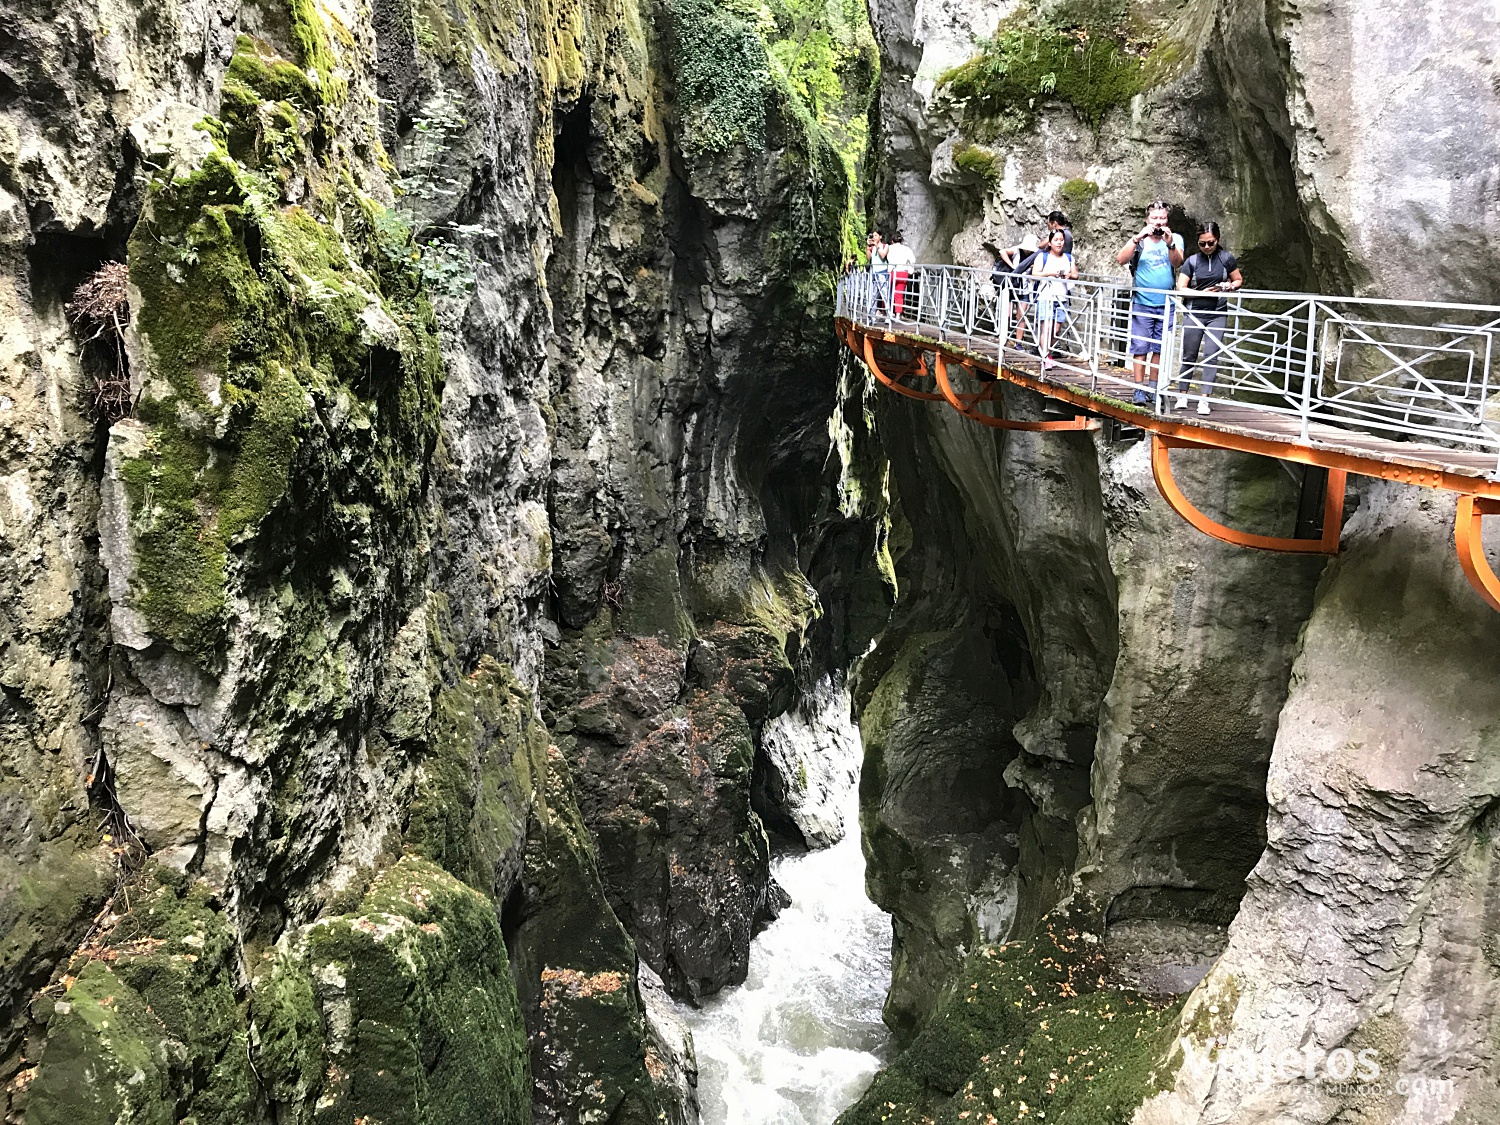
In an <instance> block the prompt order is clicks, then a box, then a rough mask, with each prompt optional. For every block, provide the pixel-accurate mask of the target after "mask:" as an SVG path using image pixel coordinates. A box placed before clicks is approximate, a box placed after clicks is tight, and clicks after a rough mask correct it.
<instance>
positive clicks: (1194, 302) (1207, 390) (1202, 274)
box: [1173, 222, 1245, 414]
mask: <svg viewBox="0 0 1500 1125" xmlns="http://www.w3.org/2000/svg"><path fill="white" fill-rule="evenodd" d="M1244 284H1245V279H1244V277H1242V276H1241V275H1240V263H1239V262H1238V260H1236V258H1235V256H1234V255H1233V254H1231V253H1230V252H1229V251H1228V250H1226V249H1224V247H1223V245H1222V243H1221V242H1220V241H1219V224H1218V223H1215V222H1207V223H1204V224H1203V225H1202V226H1200V227H1199V228H1198V252H1197V253H1196V254H1194V255H1193V256H1192V257H1191V258H1189V259H1188V260H1187V261H1185V262H1183V263H1182V267H1181V268H1180V269H1179V270H1178V271H1177V288H1178V289H1182V290H1186V289H1194V290H1199V291H1205V292H1211V293H1233V292H1234V291H1235V290H1237V289H1239V288H1240V287H1241V286H1243V285H1244ZM1183 304H1184V305H1185V306H1186V307H1185V309H1184V317H1185V319H1184V321H1183V327H1182V366H1181V367H1179V368H1178V372H1177V402H1176V405H1175V406H1174V407H1173V409H1176V410H1186V409H1187V404H1188V394H1187V392H1188V387H1189V386H1190V385H1191V384H1192V383H1193V382H1194V381H1195V379H1194V378H1193V374H1191V373H1192V372H1193V369H1195V368H1196V369H1199V370H1198V371H1197V372H1196V375H1197V378H1196V382H1197V383H1198V389H1199V390H1200V391H1201V395H1200V396H1199V398H1198V413H1199V414H1207V413H1208V396H1209V395H1211V394H1213V393H1214V379H1215V378H1216V377H1217V376H1218V373H1219V365H1218V363H1216V362H1215V361H1216V360H1217V359H1218V356H1219V348H1220V346H1221V344H1222V343H1223V340H1224V321H1225V318H1226V317H1227V315H1228V313H1229V302H1228V301H1227V300H1225V299H1224V298H1223V297H1184V298H1183ZM1205 340H1206V344H1205ZM1200 350H1201V351H1202V353H1203V358H1202V362H1201V363H1200V362H1199V358H1198V354H1199V352H1200Z"/></svg>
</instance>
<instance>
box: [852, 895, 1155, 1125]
mask: <svg viewBox="0 0 1500 1125" xmlns="http://www.w3.org/2000/svg"><path fill="white" fill-rule="evenodd" d="M1105 969H1106V966H1105V960H1104V956H1103V953H1102V950H1101V942H1100V940H1099V938H1098V937H1097V936H1096V933H1095V932H1093V929H1092V926H1091V925H1090V923H1089V919H1088V918H1086V917H1085V916H1084V912H1082V911H1076V912H1074V913H1072V914H1063V913H1056V914H1052V915H1049V916H1048V917H1047V919H1046V920H1045V921H1044V922H1043V925H1042V928H1041V931H1040V932H1039V933H1038V934H1037V936H1036V937H1034V938H1032V939H1031V940H1029V941H1025V942H1012V943H1010V944H1008V945H1001V946H984V947H982V948H980V949H978V950H976V951H975V952H974V953H973V954H971V955H970V957H969V959H968V961H967V962H965V965H964V970H963V973H962V974H961V975H960V977H959V979H958V981H957V982H956V983H955V984H954V985H953V987H952V989H951V991H950V992H949V994H948V995H947V997H946V998H945V1000H944V1002H943V1004H942V1006H941V1007H940V1008H939V1009H938V1012H937V1014H936V1015H934V1017H933V1018H932V1020H931V1022H930V1023H929V1024H928V1025H927V1027H926V1028H925V1029H924V1030H923V1031H922V1034H921V1035H919V1036H918V1037H917V1039H916V1040H915V1041H914V1042H913V1043H912V1045H911V1046H910V1047H909V1048H908V1049H907V1050H906V1051H905V1052H904V1053H903V1054H902V1055H900V1056H899V1057H898V1058H897V1059H896V1061H895V1062H894V1063H893V1064H892V1065H891V1066H889V1067H887V1068H886V1069H885V1070H883V1071H882V1072H881V1073H880V1074H879V1075H877V1076H876V1078H875V1081H874V1083H873V1084H872V1085H871V1087H870V1089H869V1090H868V1091H867V1092H866V1093H865V1095H864V1097H863V1098H861V1099H860V1101H859V1102H858V1103H857V1104H856V1105H855V1106H853V1107H852V1108H851V1109H849V1110H847V1111H846V1112H845V1113H844V1115H843V1116H842V1117H840V1118H839V1125H879V1123H884V1125H917V1123H918V1122H926V1121H934V1120H935V1121H937V1122H939V1123H941V1125H960V1123H963V1122H970V1123H972V1122H986V1121H1017V1120H1032V1119H1036V1120H1039V1121H1045V1122H1048V1125H1059V1123H1060V1125H1126V1123H1127V1122H1129V1121H1130V1120H1131V1117H1132V1114H1133V1113H1134V1110H1135V1108H1136V1107H1137V1106H1138V1105H1140V1103H1141V1102H1142V1101H1143V1100H1144V1099H1145V1098H1147V1097H1149V1096H1150V1095H1151V1094H1152V1093H1154V1092H1155V1091H1156V1089H1157V1088H1158V1082H1159V1081H1160V1078H1161V1074H1162V1073H1164V1071H1163V1072H1158V1068H1157V1063H1158V1060H1160V1059H1162V1058H1164V1057H1165V1056H1166V1055H1167V1053H1168V1052H1169V1051H1170V1049H1171V1047H1172V1044H1173V1042H1174V1039H1175V1033H1176V1027H1177V1020H1178V1016H1179V1014H1180V1011H1181V1004H1180V1002H1179V1003H1174V1004H1165V1003H1162V1002H1159V1001H1156V1000H1153V999H1152V998H1151V997H1147V996H1144V995H1141V994H1140V993H1134V992H1126V991H1118V990H1111V989H1109V988H1107V987H1106V979H1105Z"/></svg>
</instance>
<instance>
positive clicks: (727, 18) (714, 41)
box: [667, 0, 770, 152]
mask: <svg viewBox="0 0 1500 1125" xmlns="http://www.w3.org/2000/svg"><path fill="white" fill-rule="evenodd" d="M667 12H668V14H669V15H670V17H671V21H672V31H673V34H674V37H675V39H676V51H675V55H674V57H675V61H676V64H677V65H676V72H677V96H678V101H679V104H680V105H681V107H682V112H683V123H684V125H685V126H686V129H687V137H688V141H687V143H688V145H689V146H690V147H692V148H694V149H697V150H698V151H700V152H720V151H723V150H724V149H727V148H729V147H730V146H731V145H734V144H745V145H749V146H751V147H752V148H759V147H761V146H763V145H764V144H765V142H766V95H767V89H766V87H767V85H768V84H769V82H770V64H769V60H768V59H767V57H766V49H765V45H764V44H763V43H762V42H761V38H760V36H759V35H758V34H757V33H756V26H755V22H754V19H753V14H752V12H751V10H750V9H748V8H744V9H743V10H738V9H737V8H736V6H735V4H733V3H720V2H716V0H670V3H669V4H668V5H667Z"/></svg>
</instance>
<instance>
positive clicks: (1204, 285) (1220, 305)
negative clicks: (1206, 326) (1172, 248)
mask: <svg viewBox="0 0 1500 1125" xmlns="http://www.w3.org/2000/svg"><path fill="white" fill-rule="evenodd" d="M1239 268H1240V263H1239V261H1238V260H1237V259H1236V258H1235V256H1234V255H1233V254H1231V253H1230V252H1229V251H1228V250H1225V249H1224V248H1223V247H1222V246H1220V247H1217V248H1215V250H1214V252H1213V253H1212V254H1204V253H1203V251H1201V250H1200V251H1199V252H1198V253H1196V254H1194V255H1193V256H1192V257H1191V258H1189V259H1188V260H1187V261H1185V262H1183V263H1182V265H1180V266H1178V267H1177V273H1178V276H1180V277H1185V278H1187V283H1188V288H1189V289H1208V288H1210V287H1212V286H1215V285H1218V284H1219V283H1220V282H1224V281H1228V280H1229V275H1230V274H1232V273H1233V272H1234V271H1235V270H1237V269H1239ZM1187 306H1188V308H1190V309H1200V310H1203V311H1207V312H1224V311H1225V310H1227V309H1228V308H1229V302H1228V300H1226V299H1225V298H1223V297H1189V298H1187Z"/></svg>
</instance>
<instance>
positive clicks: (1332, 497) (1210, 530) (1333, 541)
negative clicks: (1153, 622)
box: [1151, 434, 1348, 555]
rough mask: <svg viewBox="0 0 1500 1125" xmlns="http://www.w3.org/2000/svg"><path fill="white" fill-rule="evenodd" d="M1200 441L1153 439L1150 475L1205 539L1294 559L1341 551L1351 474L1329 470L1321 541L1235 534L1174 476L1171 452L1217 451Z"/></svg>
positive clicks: (1175, 508) (1243, 532) (1160, 436)
mask: <svg viewBox="0 0 1500 1125" xmlns="http://www.w3.org/2000/svg"><path fill="white" fill-rule="evenodd" d="M1214 448H1216V447H1215V446H1212V445H1205V444H1203V443H1202V442H1198V441H1185V440H1183V439H1181V438H1172V437H1164V436H1162V435H1161V434H1152V435H1151V475H1152V476H1153V477H1155V478H1156V487H1157V488H1158V489H1159V490H1160V491H1161V494H1162V497H1163V499H1165V500H1166V502H1167V503H1168V504H1170V505H1172V510H1173V511H1174V512H1176V513H1177V514H1178V515H1179V516H1181V517H1182V518H1183V519H1185V520H1187V521H1188V523H1190V524H1192V525H1193V526H1194V527H1196V528H1197V529H1198V530H1199V531H1201V532H1203V534H1205V535H1211V536H1213V537H1214V538H1215V539H1220V540H1222V541H1224V542H1225V543H1233V544H1234V545H1235V546H1236V547H1254V548H1256V549H1257V550H1261V551H1280V552H1282V553H1283V554H1293V555H1336V554H1338V550H1339V534H1340V532H1342V531H1343V528H1344V486H1345V485H1346V484H1347V482H1348V474H1347V473H1345V472H1344V471H1343V470H1342V469H1330V470H1328V491H1327V493H1326V495H1325V496H1324V498H1323V537H1322V538H1321V539H1283V538H1280V537H1279V536H1274V535H1256V534H1254V533H1252V532H1248V531H1236V530H1235V529H1234V528H1232V527H1226V526H1224V525H1223V524H1222V523H1220V522H1219V521H1218V520H1215V519H1211V518H1210V517H1208V516H1206V515H1204V514H1203V512H1202V511H1200V510H1199V509H1198V508H1197V507H1195V506H1194V504H1193V503H1192V501H1190V500H1189V499H1188V498H1187V497H1186V496H1184V495H1183V494H1182V489H1180V488H1178V487H1177V481H1176V479H1174V478H1173V476H1172V450H1174V449H1214Z"/></svg>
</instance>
